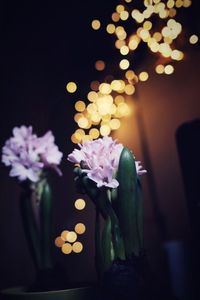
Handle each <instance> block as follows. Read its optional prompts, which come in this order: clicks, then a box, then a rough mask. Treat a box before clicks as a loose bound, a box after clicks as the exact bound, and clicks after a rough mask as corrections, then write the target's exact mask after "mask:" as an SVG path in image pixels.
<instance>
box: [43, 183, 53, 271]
mask: <svg viewBox="0 0 200 300" xmlns="http://www.w3.org/2000/svg"><path fill="white" fill-rule="evenodd" d="M40 246H41V257H42V266H43V269H51V268H52V267H53V264H52V254H51V250H52V196H51V189H50V186H49V184H48V182H47V180H46V179H44V181H43V182H42V193H41V200H40Z"/></svg>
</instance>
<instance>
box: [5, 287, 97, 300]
mask: <svg viewBox="0 0 200 300" xmlns="http://www.w3.org/2000/svg"><path fill="white" fill-rule="evenodd" d="M0 299H1V300H94V299H97V289H96V288H95V287H81V288H73V289H67V290H58V291H47V292H26V289H25V288H24V287H16V288H10V289H6V290H3V291H2V292H1V298H0Z"/></svg>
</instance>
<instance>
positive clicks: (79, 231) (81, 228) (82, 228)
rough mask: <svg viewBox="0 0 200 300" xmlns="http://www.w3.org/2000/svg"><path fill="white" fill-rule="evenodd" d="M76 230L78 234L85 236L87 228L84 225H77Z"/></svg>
mask: <svg viewBox="0 0 200 300" xmlns="http://www.w3.org/2000/svg"><path fill="white" fill-rule="evenodd" d="M74 230H75V231H76V233H77V234H83V233H84V232H85V231H86V227H85V225H84V224H83V223H77V224H76V226H75V228H74Z"/></svg>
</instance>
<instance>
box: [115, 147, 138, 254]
mask: <svg viewBox="0 0 200 300" xmlns="http://www.w3.org/2000/svg"><path fill="white" fill-rule="evenodd" d="M117 180H118V182H119V186H118V197H117V203H116V206H117V208H116V210H117V214H118V218H119V222H120V227H121V231H122V235H123V239H124V245H125V252H126V257H130V256H131V255H132V254H135V255H139V252H140V241H139V233H138V220H137V209H138V194H137V173H136V167H135V160H134V158H133V155H132V153H131V152H130V151H129V149H128V148H126V147H125V148H124V149H123V151H122V153H121V156H120V161H119V167H118V172H117Z"/></svg>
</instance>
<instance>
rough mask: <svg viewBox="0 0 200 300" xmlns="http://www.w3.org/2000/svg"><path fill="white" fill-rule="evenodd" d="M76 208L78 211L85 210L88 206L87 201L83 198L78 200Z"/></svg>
mask: <svg viewBox="0 0 200 300" xmlns="http://www.w3.org/2000/svg"><path fill="white" fill-rule="evenodd" d="M74 206H75V208H76V209H78V210H83V209H84V208H85V206H86V203H85V200H84V199H81V198H79V199H76V201H75V202H74Z"/></svg>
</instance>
